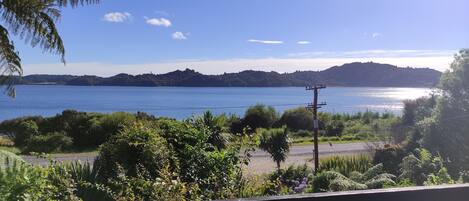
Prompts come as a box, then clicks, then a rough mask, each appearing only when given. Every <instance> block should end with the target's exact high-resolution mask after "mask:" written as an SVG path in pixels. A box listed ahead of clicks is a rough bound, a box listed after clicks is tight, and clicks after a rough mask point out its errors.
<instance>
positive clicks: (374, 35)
mask: <svg viewBox="0 0 469 201" xmlns="http://www.w3.org/2000/svg"><path fill="white" fill-rule="evenodd" d="M381 36H383V34H381V33H378V32H375V33H372V34H371V37H373V38H378V37H381Z"/></svg>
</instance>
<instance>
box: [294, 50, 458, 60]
mask: <svg viewBox="0 0 469 201" xmlns="http://www.w3.org/2000/svg"><path fill="white" fill-rule="evenodd" d="M456 52H457V51H456V50H356V51H344V52H332V51H330V52H327V51H325V52H324V51H318V52H298V53H291V54H288V56H289V57H299V58H316V57H323V58H374V57H382V58H387V57H400V58H402V57H441V56H442V57H446V56H449V57H452V55H454V54H455V53H456Z"/></svg>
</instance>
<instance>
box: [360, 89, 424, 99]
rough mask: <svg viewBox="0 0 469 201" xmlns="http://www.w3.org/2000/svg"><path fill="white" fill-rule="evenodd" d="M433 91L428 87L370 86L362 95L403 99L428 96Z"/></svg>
mask: <svg viewBox="0 0 469 201" xmlns="http://www.w3.org/2000/svg"><path fill="white" fill-rule="evenodd" d="M431 92H432V90H431V89H428V88H377V89H373V88H368V91H366V92H363V93H362V94H361V95H363V96H371V97H379V98H389V99H396V100H400V101H402V100H406V99H417V98H419V97H422V96H427V95H429V94H430V93H431Z"/></svg>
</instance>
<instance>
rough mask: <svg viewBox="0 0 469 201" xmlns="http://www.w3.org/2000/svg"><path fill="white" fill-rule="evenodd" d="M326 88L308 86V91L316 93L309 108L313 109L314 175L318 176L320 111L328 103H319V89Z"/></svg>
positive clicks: (322, 86) (324, 86)
mask: <svg viewBox="0 0 469 201" xmlns="http://www.w3.org/2000/svg"><path fill="white" fill-rule="evenodd" d="M324 88H326V85H322V84H316V85H314V86H307V87H306V90H312V91H313V92H314V97H313V103H312V104H308V107H307V108H310V109H313V131H314V136H313V143H314V150H313V151H314V174H317V172H318V168H319V150H318V136H319V121H318V109H319V108H321V106H324V105H326V103H324V102H323V103H318V95H319V89H324Z"/></svg>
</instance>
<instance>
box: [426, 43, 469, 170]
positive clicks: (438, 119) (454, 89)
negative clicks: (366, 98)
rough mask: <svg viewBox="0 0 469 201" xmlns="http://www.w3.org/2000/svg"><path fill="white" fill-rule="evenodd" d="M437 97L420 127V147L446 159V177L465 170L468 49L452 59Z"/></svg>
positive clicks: (468, 123)
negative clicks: (447, 172)
mask: <svg viewBox="0 0 469 201" xmlns="http://www.w3.org/2000/svg"><path fill="white" fill-rule="evenodd" d="M439 89H440V96H439V98H438V100H437V104H436V107H435V109H434V111H433V115H432V117H431V118H427V119H425V120H424V121H423V122H421V123H420V124H422V125H424V133H423V145H424V147H425V148H427V149H429V150H431V151H432V152H433V153H439V154H441V156H442V158H444V159H449V160H448V161H451V163H450V164H449V165H448V168H449V171H450V173H451V174H452V175H453V176H454V175H456V174H457V173H458V172H459V171H460V170H462V169H467V168H469V155H467V153H468V152H469V146H468V144H469V133H468V132H467V131H469V49H463V50H461V51H460V52H459V53H458V54H457V55H455V60H454V61H453V63H452V64H451V67H450V70H448V71H447V72H445V73H444V74H443V76H442V78H441V81H440V85H439Z"/></svg>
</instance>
